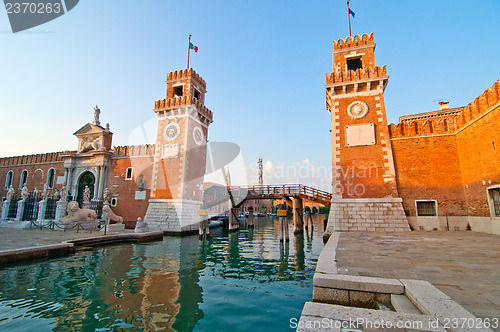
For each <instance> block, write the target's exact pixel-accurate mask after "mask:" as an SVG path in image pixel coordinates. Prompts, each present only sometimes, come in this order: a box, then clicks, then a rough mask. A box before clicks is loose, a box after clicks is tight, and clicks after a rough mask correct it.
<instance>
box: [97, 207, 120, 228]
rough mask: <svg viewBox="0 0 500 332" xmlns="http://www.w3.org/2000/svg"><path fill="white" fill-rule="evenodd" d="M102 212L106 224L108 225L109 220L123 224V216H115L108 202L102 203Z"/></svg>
mask: <svg viewBox="0 0 500 332" xmlns="http://www.w3.org/2000/svg"><path fill="white" fill-rule="evenodd" d="M102 212H104V213H105V214H106V224H108V225H109V222H110V221H116V223H117V224H123V217H120V216H117V215H116V214H115V213H114V212H113V210H111V208H110V207H109V205H108V204H104V206H103V207H102Z"/></svg>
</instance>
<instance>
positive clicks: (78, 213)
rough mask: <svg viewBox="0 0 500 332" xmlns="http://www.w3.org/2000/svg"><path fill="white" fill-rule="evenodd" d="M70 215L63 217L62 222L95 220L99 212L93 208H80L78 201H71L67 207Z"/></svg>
mask: <svg viewBox="0 0 500 332" xmlns="http://www.w3.org/2000/svg"><path fill="white" fill-rule="evenodd" d="M67 211H68V215H67V216H65V217H63V218H61V221H62V222H75V221H94V220H96V218H97V213H96V212H95V211H94V210H91V209H80V207H79V206H78V202H76V201H71V202H69V203H68V207H67Z"/></svg>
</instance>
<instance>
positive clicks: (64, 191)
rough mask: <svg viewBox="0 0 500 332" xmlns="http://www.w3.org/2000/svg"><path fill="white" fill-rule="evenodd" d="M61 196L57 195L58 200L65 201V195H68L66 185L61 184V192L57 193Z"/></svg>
mask: <svg viewBox="0 0 500 332" xmlns="http://www.w3.org/2000/svg"><path fill="white" fill-rule="evenodd" d="M59 194H60V195H61V196H60V197H59V202H66V196H67V195H68V192H67V191H66V185H65V184H63V186H62V188H61V192H60V193H59Z"/></svg>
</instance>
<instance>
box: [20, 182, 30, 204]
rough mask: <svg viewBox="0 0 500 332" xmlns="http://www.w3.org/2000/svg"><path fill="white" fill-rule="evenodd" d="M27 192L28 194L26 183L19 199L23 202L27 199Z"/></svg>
mask: <svg viewBox="0 0 500 332" xmlns="http://www.w3.org/2000/svg"><path fill="white" fill-rule="evenodd" d="M28 195H29V192H28V187H26V183H25V184H24V185H23V188H22V189H21V197H22V198H23V200H24V201H25V200H26V199H27V198H28Z"/></svg>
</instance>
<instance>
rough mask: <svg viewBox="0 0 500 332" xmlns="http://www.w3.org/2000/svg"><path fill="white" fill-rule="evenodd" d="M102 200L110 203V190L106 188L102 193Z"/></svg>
mask: <svg viewBox="0 0 500 332" xmlns="http://www.w3.org/2000/svg"><path fill="white" fill-rule="evenodd" d="M102 200H103V202H104V203H109V190H108V188H104V193H103V194H102Z"/></svg>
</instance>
